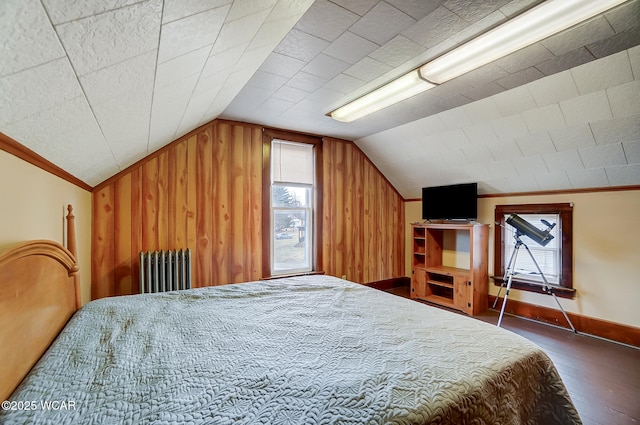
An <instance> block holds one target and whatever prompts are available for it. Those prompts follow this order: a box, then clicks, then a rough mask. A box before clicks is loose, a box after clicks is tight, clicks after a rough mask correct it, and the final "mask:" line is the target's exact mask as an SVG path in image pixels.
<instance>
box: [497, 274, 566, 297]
mask: <svg viewBox="0 0 640 425" xmlns="http://www.w3.org/2000/svg"><path fill="white" fill-rule="evenodd" d="M491 279H493V284H494V285H495V286H500V285H502V282H503V281H504V277H503V276H491ZM511 288H513V289H518V290H521V291H529V292H536V293H538V294H546V293H547V292H545V291H544V289H543V288H542V285H541V284H536V283H531V282H529V281H524V280H519V279H517V278H515V277H514V278H513V279H512V280H511ZM553 292H554V293H555V294H556V296H557V297H561V298H569V299H573V298H575V296H576V290H575V289H573V288H563V287H558V286H553Z"/></svg>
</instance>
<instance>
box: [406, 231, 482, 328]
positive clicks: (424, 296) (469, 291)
mask: <svg viewBox="0 0 640 425" xmlns="http://www.w3.org/2000/svg"><path fill="white" fill-rule="evenodd" d="M411 238H412V263H411V298H414V299H419V300H423V301H427V302H430V303H434V304H438V305H441V306H444V307H448V308H452V309H455V310H459V311H462V312H464V313H466V314H468V315H475V314H479V313H482V312H483V311H485V310H486V309H487V308H488V302H489V301H488V290H489V271H488V255H489V254H488V253H489V226H488V225H486V224H480V223H475V222H455V221H440V222H429V221H426V222H422V223H413V224H412V225H411ZM456 238H457V239H460V240H462V241H463V243H462V244H461V245H462V246H458V244H457V243H455V242H452V241H453V240H455V239H456ZM467 240H468V245H467V244H466V241H467ZM452 249H453V250H454V252H451V250H452ZM467 255H468V256H469V259H468V262H467V261H466V256H467ZM450 256H451V257H456V256H459V257H460V258H462V260H457V261H455V264H451V260H450V259H449V258H448V257H450ZM443 259H444V260H445V261H443ZM460 263H463V264H460Z"/></svg>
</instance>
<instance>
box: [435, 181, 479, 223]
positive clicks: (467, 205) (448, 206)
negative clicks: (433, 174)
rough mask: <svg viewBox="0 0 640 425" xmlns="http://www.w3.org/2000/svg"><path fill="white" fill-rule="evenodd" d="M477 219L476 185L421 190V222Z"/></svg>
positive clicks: (466, 184)
mask: <svg viewBox="0 0 640 425" xmlns="http://www.w3.org/2000/svg"><path fill="white" fill-rule="evenodd" d="M477 218H478V183H464V184H454V185H448V186H434V187H423V188H422V219H423V220H475V219H477Z"/></svg>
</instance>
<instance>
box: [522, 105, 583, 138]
mask: <svg viewBox="0 0 640 425" xmlns="http://www.w3.org/2000/svg"><path fill="white" fill-rule="evenodd" d="M570 105H573V103H572V104H570ZM522 116H523V117H524V121H525V122H526V123H527V128H528V129H529V131H530V132H531V133H536V132H540V131H548V130H553V129H555V128H560V127H564V126H565V120H564V117H563V115H562V111H561V110H560V106H559V105H558V104H557V103H552V104H551V105H547V106H542V107H540V108H536V109H530V110H528V111H524V112H523V113H522ZM572 124H574V123H572ZM575 124H577V123H575Z"/></svg>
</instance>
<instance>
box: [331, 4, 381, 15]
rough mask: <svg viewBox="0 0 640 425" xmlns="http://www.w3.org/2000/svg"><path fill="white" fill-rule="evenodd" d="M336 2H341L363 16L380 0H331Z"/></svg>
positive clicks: (346, 7)
mask: <svg viewBox="0 0 640 425" xmlns="http://www.w3.org/2000/svg"><path fill="white" fill-rule="evenodd" d="M331 1H333V2H334V3H335V4H339V5H340V6H342V7H344V8H345V9H348V10H350V11H352V12H353V13H357V14H358V15H360V16H362V15H364V14H365V13H367V12H368V11H369V10H370V9H371V8H372V7H373V6H374V5H375V4H376V3H378V1H379V0H331Z"/></svg>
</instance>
